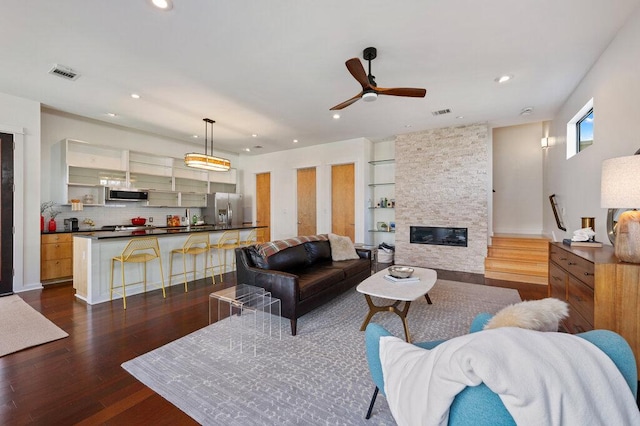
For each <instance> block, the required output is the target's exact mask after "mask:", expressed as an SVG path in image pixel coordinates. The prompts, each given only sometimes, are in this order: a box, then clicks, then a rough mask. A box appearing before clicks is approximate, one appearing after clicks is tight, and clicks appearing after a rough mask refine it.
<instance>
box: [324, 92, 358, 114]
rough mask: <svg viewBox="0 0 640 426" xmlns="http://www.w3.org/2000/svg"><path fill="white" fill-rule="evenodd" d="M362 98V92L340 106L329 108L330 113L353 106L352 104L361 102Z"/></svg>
mask: <svg viewBox="0 0 640 426" xmlns="http://www.w3.org/2000/svg"><path fill="white" fill-rule="evenodd" d="M361 97H362V92H360V93H359V94H357V95H356V96H354V97H353V98H351V99H348V100H346V101H344V102H342V103H341V104H338V105H336V106H334V107H333V108H329V111H335V110H337V109H342V108H346V107H348V106H349V105H351V104H352V103H354V102H357V101H359V100H360V98H361Z"/></svg>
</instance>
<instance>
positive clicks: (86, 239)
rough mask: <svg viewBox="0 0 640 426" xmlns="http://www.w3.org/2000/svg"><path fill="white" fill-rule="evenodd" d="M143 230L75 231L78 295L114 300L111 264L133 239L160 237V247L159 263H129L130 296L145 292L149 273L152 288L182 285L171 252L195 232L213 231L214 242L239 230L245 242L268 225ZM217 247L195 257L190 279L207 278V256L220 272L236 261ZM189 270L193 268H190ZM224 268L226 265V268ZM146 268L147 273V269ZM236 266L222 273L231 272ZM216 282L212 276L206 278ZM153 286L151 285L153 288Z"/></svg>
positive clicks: (90, 299)
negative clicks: (225, 233)
mask: <svg viewBox="0 0 640 426" xmlns="http://www.w3.org/2000/svg"><path fill="white" fill-rule="evenodd" d="M148 228H149V229H147V228H144V229H132V230H124V231H122V230H119V231H102V230H101V231H94V232H89V233H78V234H73V288H74V289H75V291H76V292H75V296H76V297H77V298H79V299H81V300H84V301H86V302H87V303H88V304H91V305H93V304H96V303H103V302H108V301H109V300H111V291H110V279H111V276H112V275H111V265H112V259H113V258H114V257H117V256H120V255H121V254H122V251H123V250H124V248H125V247H126V245H127V244H128V243H129V241H131V240H135V239H136V238H139V237H142V238H144V237H155V238H157V239H158V246H159V249H160V264H161V265H162V267H159V266H160V265H158V266H156V265H154V266H152V267H151V266H150V267H149V268H144V267H143V266H142V265H141V264H138V265H129V267H128V268H127V273H126V276H127V283H129V282H133V283H135V285H131V286H130V285H127V290H126V291H127V297H129V296H130V295H134V294H137V293H142V292H144V291H145V286H144V285H143V279H144V276H145V275H146V277H147V281H148V284H150V285H152V286H153V287H159V286H160V284H162V283H164V285H165V287H170V286H171V285H183V284H182V283H183V278H182V273H179V274H178V275H179V276H176V277H174V279H173V280H172V279H171V277H170V275H171V270H172V268H171V260H172V252H173V250H175V249H181V248H183V247H184V244H185V242H186V241H187V239H188V238H189V236H191V235H192V234H194V233H204V232H206V233H210V234H211V236H210V239H211V243H212V245H213V244H215V242H216V241H217V240H218V238H219V237H220V236H221V235H222V233H223V232H225V231H231V230H234V231H235V230H238V231H239V232H240V240H241V241H245V240H246V239H247V237H248V236H249V234H250V233H251V231H252V230H254V229H257V228H266V226H251V225H248V226H239V227H224V226H207V225H198V226H190V227H186V226H184V227H170V228H160V227H158V228H152V227H148ZM214 251H215V249H214V248H213V247H212V251H211V252H210V253H206V254H205V255H204V256H196V257H195V259H194V260H195V262H196V268H195V269H196V271H197V272H196V274H195V275H196V276H193V274H190V277H189V280H190V281H191V280H194V279H202V278H205V276H204V275H203V273H202V271H203V270H204V262H205V259H208V261H209V262H208V266H209V267H211V268H215V269H214V270H216V271H218V272H220V269H219V268H221V266H222V264H227V265H229V266H231V265H233V262H224V260H221V259H220V257H219V254H216V255H215V256H214V255H213V254H214V253H213V252H214ZM226 255H227V253H226V252H225V256H226ZM228 255H229V257H231V256H234V253H233V251H231V253H228ZM177 259H178V263H179V265H175V266H176V267H177V269H175V270H174V271H176V270H177V271H182V268H183V267H184V265H185V264H184V263H183V259H181V258H179V257H178V258H177ZM189 263H191V260H190V261H189ZM116 266H117V267H118V271H116V274H115V278H116V279H115V280H114V285H116V286H117V285H120V284H118V283H120V282H121V280H122V278H121V274H120V269H119V268H121V266H122V265H116ZM188 269H189V270H191V269H193V267H189V268H188ZM223 269H224V268H223ZM145 271H146V272H145ZM232 271H233V268H230V270H226V271H223V272H232ZM207 278H208V279H209V280H211V283H212V284H213V279H212V278H211V275H210V274H208V277H207ZM153 287H152V288H153ZM120 297H121V296H119V295H115V294H114V298H120Z"/></svg>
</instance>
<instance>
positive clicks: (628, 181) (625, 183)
mask: <svg viewBox="0 0 640 426" xmlns="http://www.w3.org/2000/svg"><path fill="white" fill-rule="evenodd" d="M600 206H601V207H602V208H609V209H616V208H627V209H634V208H639V207H640V155H630V156H628V157H618V158H611V159H609V160H605V161H603V162H602V181H601V192H600Z"/></svg>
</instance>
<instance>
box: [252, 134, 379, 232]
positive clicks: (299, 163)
mask: <svg viewBox="0 0 640 426" xmlns="http://www.w3.org/2000/svg"><path fill="white" fill-rule="evenodd" d="M371 145H372V144H371V142H370V141H369V140H367V139H364V138H358V139H352V140H348V141H342V142H334V143H328V144H323V145H315V146H311V147H307V148H300V149H293V150H288V151H282V152H276V153H271V154H264V155H256V156H242V157H241V159H240V168H241V169H242V173H241V174H242V182H243V185H242V186H241V188H242V189H241V191H240V192H242V193H243V194H245V197H244V200H245V201H244V202H245V206H248V205H251V217H252V220H253V221H254V222H255V217H256V207H255V193H256V178H255V175H256V174H258V173H266V172H269V173H271V239H272V240H277V239H283V238H291V237H293V236H296V235H297V225H296V222H297V219H296V218H297V206H296V204H297V196H296V171H297V169H301V168H306V167H316V188H317V222H318V223H317V229H318V233H328V232H331V166H332V165H335V164H347V163H354V164H355V199H356V206H355V219H356V222H355V224H356V225H355V239H356V241H357V242H364V241H365V238H366V237H367V236H366V234H365V216H367V215H366V214H365V209H366V206H365V204H366V202H365V201H363V200H365V194H366V189H367V185H368V184H369V179H370V176H369V167H368V166H369V164H368V161H369V159H370V158H371V150H372V147H371ZM246 219H247V218H245V220H246Z"/></svg>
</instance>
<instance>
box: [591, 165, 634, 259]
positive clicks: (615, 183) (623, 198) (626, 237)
mask: <svg viewBox="0 0 640 426" xmlns="http://www.w3.org/2000/svg"><path fill="white" fill-rule="evenodd" d="M600 196H601V198H600V205H601V207H603V208H609V209H616V208H628V209H635V208H637V207H640V155H631V156H628V157H618V158H611V159H609V160H605V161H603V162H602V186H601V193H600ZM615 234H616V238H615V243H614V246H615V253H616V257H617V258H618V259H620V260H621V261H623V262H630V263H640V211H637V210H632V211H631V210H630V211H625V212H623V213H622V214H621V215H620V218H619V219H618V225H617V226H616V232H615Z"/></svg>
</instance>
